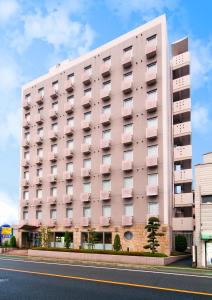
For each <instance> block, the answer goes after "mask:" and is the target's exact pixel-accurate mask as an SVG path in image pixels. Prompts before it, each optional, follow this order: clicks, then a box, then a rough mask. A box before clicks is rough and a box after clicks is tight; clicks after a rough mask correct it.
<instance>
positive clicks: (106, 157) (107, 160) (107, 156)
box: [102, 154, 111, 165]
mask: <svg viewBox="0 0 212 300" xmlns="http://www.w3.org/2000/svg"><path fill="white" fill-rule="evenodd" d="M102 163H103V164H106V165H110V164H111V154H105V155H103V156H102Z"/></svg>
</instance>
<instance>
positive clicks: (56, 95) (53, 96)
mask: <svg viewBox="0 0 212 300" xmlns="http://www.w3.org/2000/svg"><path fill="white" fill-rule="evenodd" d="M58 95H59V94H58V90H57V89H52V92H51V94H50V97H51V98H52V99H57V97H58Z"/></svg>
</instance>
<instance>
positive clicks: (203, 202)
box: [194, 152, 212, 268]
mask: <svg viewBox="0 0 212 300" xmlns="http://www.w3.org/2000/svg"><path fill="white" fill-rule="evenodd" d="M194 245H195V246H196V262H197V266H198V267H210V268H211V267H212V153H211V152H210V153H207V154H204V155H203V163H202V164H199V165H196V166H195V232H194Z"/></svg>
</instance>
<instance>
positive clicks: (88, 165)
mask: <svg viewBox="0 0 212 300" xmlns="http://www.w3.org/2000/svg"><path fill="white" fill-rule="evenodd" d="M83 167H84V168H87V169H91V159H90V158H87V159H84V160H83Z"/></svg>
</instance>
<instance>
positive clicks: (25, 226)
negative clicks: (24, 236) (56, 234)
mask: <svg viewBox="0 0 212 300" xmlns="http://www.w3.org/2000/svg"><path fill="white" fill-rule="evenodd" d="M37 228H38V226H35V225H29V224H24V225H21V226H20V227H19V229H23V230H27V231H31V230H35V229H37Z"/></svg>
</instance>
